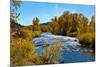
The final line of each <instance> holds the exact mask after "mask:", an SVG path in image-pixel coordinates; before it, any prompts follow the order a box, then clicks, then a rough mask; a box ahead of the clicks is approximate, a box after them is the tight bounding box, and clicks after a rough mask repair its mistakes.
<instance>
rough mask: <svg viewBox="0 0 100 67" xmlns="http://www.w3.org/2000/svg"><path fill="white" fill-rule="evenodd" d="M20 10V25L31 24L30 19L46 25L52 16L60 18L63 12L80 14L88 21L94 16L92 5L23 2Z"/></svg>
mask: <svg viewBox="0 0 100 67" xmlns="http://www.w3.org/2000/svg"><path fill="white" fill-rule="evenodd" d="M19 10H20V13H21V15H20V21H19V23H20V24H22V25H30V24H32V19H33V18H35V17H38V18H39V19H40V23H46V22H48V21H50V20H51V18H53V17H54V16H60V15H62V13H63V12H64V11H65V10H68V11H70V12H72V13H82V14H83V15H85V16H86V17H87V18H88V19H89V20H90V19H91V17H92V16H93V15H95V6H93V5H74V4H59V3H43V2H42V3H41V2H29V1H23V2H22V5H21V7H20V8H19Z"/></svg>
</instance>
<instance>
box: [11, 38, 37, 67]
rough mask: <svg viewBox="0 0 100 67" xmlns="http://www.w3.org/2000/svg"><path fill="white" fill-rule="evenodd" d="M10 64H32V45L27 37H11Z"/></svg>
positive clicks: (33, 51) (34, 54)
mask: <svg viewBox="0 0 100 67" xmlns="http://www.w3.org/2000/svg"><path fill="white" fill-rule="evenodd" d="M10 49H11V50H10V55H11V59H10V61H11V65H18V66H19V65H27V64H33V60H34V58H36V53H35V48H34V45H33V44H32V42H31V41H30V40H27V39H22V38H18V39H13V38H12V39H11V45H10Z"/></svg>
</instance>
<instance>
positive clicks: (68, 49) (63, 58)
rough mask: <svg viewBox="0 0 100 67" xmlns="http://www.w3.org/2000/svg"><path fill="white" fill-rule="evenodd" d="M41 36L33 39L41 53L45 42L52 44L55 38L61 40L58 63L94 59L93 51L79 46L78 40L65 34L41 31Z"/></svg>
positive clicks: (38, 51)
mask: <svg viewBox="0 0 100 67" xmlns="http://www.w3.org/2000/svg"><path fill="white" fill-rule="evenodd" d="M41 35H42V37H39V38H35V39H33V42H34V43H35V46H36V51H37V53H38V54H39V55H41V54H42V53H43V51H44V47H45V46H46V45H47V44H50V45H53V44H54V43H55V41H56V40H58V39H59V40H60V41H61V48H62V52H61V55H60V57H59V60H58V62H59V63H62V62H63V63H74V62H90V61H95V56H94V55H93V51H91V50H89V49H86V48H80V47H78V46H80V43H79V40H78V39H76V38H72V37H67V36H57V35H53V34H51V33H43V34H41Z"/></svg>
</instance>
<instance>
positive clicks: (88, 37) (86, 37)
mask: <svg viewBox="0 0 100 67" xmlns="http://www.w3.org/2000/svg"><path fill="white" fill-rule="evenodd" d="M77 37H78V39H79V41H80V43H81V44H82V45H84V46H86V47H89V48H94V46H95V33H94V32H92V33H90V32H88V33H84V34H81V35H78V36H77Z"/></svg>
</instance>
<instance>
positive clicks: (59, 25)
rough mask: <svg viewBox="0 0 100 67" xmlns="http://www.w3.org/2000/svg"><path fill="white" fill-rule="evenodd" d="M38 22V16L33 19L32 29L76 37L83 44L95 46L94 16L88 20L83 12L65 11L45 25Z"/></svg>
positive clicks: (89, 46) (90, 46)
mask: <svg viewBox="0 0 100 67" xmlns="http://www.w3.org/2000/svg"><path fill="white" fill-rule="evenodd" d="M39 22H40V19H39V18H38V17H36V18H34V19H33V26H32V27H31V29H32V30H33V31H41V32H52V33H53V34H56V35H64V36H71V37H77V38H78V39H79V40H80V43H82V44H83V45H84V46H86V47H88V48H93V49H94V48H95V16H92V17H91V20H90V21H89V19H88V18H87V17H86V16H84V15H83V14H78V13H70V12H69V11H65V12H64V13H63V14H62V15H61V16H59V17H57V16H55V17H54V18H52V19H51V21H49V23H48V24H47V25H41V24H39Z"/></svg>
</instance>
